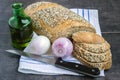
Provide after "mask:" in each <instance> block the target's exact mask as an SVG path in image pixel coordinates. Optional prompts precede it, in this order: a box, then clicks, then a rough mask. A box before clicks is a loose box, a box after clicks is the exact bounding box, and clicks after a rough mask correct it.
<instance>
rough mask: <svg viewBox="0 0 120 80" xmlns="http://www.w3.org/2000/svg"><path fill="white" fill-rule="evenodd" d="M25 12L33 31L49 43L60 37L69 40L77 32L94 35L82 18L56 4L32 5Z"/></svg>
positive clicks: (91, 27)
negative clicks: (45, 38) (31, 23)
mask: <svg viewBox="0 0 120 80" xmlns="http://www.w3.org/2000/svg"><path fill="white" fill-rule="evenodd" d="M25 12H26V14H27V15H28V16H30V17H31V19H32V21H33V29H34V31H35V32H36V33H37V34H40V35H41V34H43V35H45V36H47V37H48V38H49V39H50V41H51V42H53V41H54V40H55V39H57V38H59V37H62V36H64V37H68V38H71V36H72V34H73V33H75V32H78V31H88V32H93V33H96V30H95V28H94V27H93V25H91V24H90V23H89V22H88V21H86V20H85V19H84V18H83V17H81V16H79V15H78V14H76V13H74V12H72V11H70V10H69V9H67V8H65V7H63V6H61V5H58V4H56V3H50V2H37V3H33V4H31V5H29V6H28V7H27V8H26V9H25Z"/></svg>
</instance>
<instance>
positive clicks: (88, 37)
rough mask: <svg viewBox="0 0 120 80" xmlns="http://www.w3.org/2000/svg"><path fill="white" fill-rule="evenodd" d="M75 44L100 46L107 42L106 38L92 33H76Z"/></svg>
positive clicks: (73, 37) (74, 35)
mask: <svg viewBox="0 0 120 80" xmlns="http://www.w3.org/2000/svg"><path fill="white" fill-rule="evenodd" d="M72 39H73V40H74V41H75V42H82V43H91V44H99V43H103V42H105V40H104V38H103V37H101V36H100V35H98V34H95V33H91V32H76V33H74V34H73V35H72Z"/></svg>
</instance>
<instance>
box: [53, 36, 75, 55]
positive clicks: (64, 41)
mask: <svg viewBox="0 0 120 80" xmlns="http://www.w3.org/2000/svg"><path fill="white" fill-rule="evenodd" d="M52 51H53V53H54V54H55V56H57V57H67V56H70V55H71V53H72V51H73V44H72V42H71V41H70V40H69V39H68V38H66V37H61V38H58V39H56V40H55V41H54V42H53V44H52Z"/></svg>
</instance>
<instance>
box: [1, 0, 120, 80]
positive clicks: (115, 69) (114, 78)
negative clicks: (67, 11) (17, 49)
mask: <svg viewBox="0 0 120 80" xmlns="http://www.w3.org/2000/svg"><path fill="white" fill-rule="evenodd" d="M37 1H50V2H56V3H58V4H61V5H63V6H65V7H67V8H84V9H98V11H99V21H100V26H101V31H102V35H103V37H104V38H105V39H106V40H107V41H108V42H109V43H110V44H111V51H112V55H113V56H112V62H113V63H112V64H113V65H112V68H111V69H110V70H108V71H105V77H99V78H90V77H80V76H68V75H62V76H48V75H33V74H23V73H20V72H18V71H17V69H18V65H19V63H18V62H19V57H18V56H16V55H12V54H8V53H6V52H5V50H6V49H11V48H12V46H11V38H10V32H9V26H8V19H9V18H10V17H11V16H12V10H11V4H12V3H14V2H22V3H23V4H24V7H26V6H27V5H29V4H31V3H33V2H37ZM119 68H120V0H0V80H73V79H74V80H120V69H119Z"/></svg>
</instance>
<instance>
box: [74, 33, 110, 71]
mask: <svg viewBox="0 0 120 80" xmlns="http://www.w3.org/2000/svg"><path fill="white" fill-rule="evenodd" d="M72 39H73V44H74V52H73V55H74V56H75V57H76V58H77V59H78V60H80V61H81V62H82V63H83V64H85V65H87V66H90V67H96V68H99V69H100V70H102V69H105V70H106V69H110V67H111V65H112V59H111V57H112V55H111V51H110V45H109V43H108V42H107V41H106V40H105V39H104V38H103V37H102V36H100V35H98V34H95V33H91V32H76V33H74V34H73V35H72Z"/></svg>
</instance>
